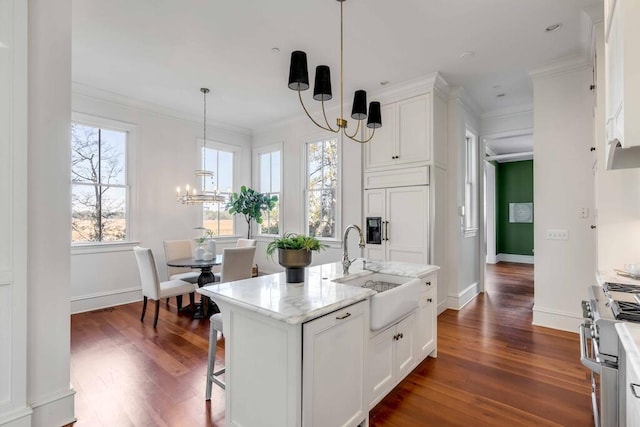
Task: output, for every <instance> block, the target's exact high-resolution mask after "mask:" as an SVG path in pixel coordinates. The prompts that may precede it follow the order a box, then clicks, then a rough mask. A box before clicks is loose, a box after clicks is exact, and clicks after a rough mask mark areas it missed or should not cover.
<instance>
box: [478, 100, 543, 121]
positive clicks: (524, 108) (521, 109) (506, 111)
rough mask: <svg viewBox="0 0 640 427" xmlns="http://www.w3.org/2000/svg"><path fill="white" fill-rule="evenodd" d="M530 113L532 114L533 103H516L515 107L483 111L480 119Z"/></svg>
mask: <svg viewBox="0 0 640 427" xmlns="http://www.w3.org/2000/svg"><path fill="white" fill-rule="evenodd" d="M523 114H531V115H533V104H524V105H518V106H515V107H508V108H501V109H499V110H492V111H487V112H486V113H483V114H482V116H481V118H482V119H502V118H506V117H511V116H517V115H523Z"/></svg>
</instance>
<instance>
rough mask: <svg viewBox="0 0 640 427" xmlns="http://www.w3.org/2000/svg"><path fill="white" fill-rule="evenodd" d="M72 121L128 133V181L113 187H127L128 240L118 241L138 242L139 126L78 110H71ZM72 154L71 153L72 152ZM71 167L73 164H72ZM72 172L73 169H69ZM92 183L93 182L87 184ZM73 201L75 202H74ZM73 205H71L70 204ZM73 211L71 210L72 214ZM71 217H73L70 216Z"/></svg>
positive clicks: (90, 243) (81, 243) (96, 244)
mask: <svg viewBox="0 0 640 427" xmlns="http://www.w3.org/2000/svg"><path fill="white" fill-rule="evenodd" d="M71 122H72V123H77V124H80V125H86V126H92V127H96V128H101V129H108V130H116V131H120V132H125V133H126V135H127V138H126V142H125V144H126V146H125V165H124V170H125V176H126V182H125V184H124V185H122V184H118V185H113V187H117V188H124V189H126V194H127V202H126V203H127V210H126V212H125V213H126V240H123V241H118V242H116V243H121V244H123V243H124V244H126V243H132V242H136V239H137V237H138V236H137V233H138V229H139V227H138V185H137V184H138V179H137V178H138V172H137V171H138V167H137V166H138V162H137V153H138V146H139V144H138V142H137V140H138V126H137V125H136V124H134V123H129V122H123V121H120V120H113V119H110V118H106V117H101V116H95V115H91V114H86V113H82V112H78V111H72V112H71ZM69 151H71V144H69ZM70 154H71V153H70ZM70 167H71V166H70ZM69 173H71V169H70V170H69ZM74 185H84V183H78V184H74V183H73V182H70V189H73V186H74ZM87 185H91V184H87ZM72 203H73V202H72ZM70 207H71V206H70ZM72 214H73V212H71V215H72ZM69 219H71V218H69ZM104 244H105V242H77V243H74V242H72V243H71V246H72V247H74V246H85V247H86V246H94V245H95V246H100V245H104Z"/></svg>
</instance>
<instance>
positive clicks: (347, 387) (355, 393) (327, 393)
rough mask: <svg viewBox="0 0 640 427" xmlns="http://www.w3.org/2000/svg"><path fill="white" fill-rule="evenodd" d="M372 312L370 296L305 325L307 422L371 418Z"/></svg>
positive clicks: (349, 422)
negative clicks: (368, 386) (367, 393)
mask: <svg viewBox="0 0 640 427" xmlns="http://www.w3.org/2000/svg"><path fill="white" fill-rule="evenodd" d="M368 318H369V301H368V300H366V301H361V302H359V303H357V304H354V305H352V306H349V307H346V308H344V309H341V310H338V311H336V312H333V313H330V314H327V315H326V316H323V317H320V318H318V319H315V320H312V321H311V322H307V323H305V324H304V325H303V354H304V358H303V361H302V425H303V426H307V427H311V426H315V427H318V426H357V425H359V424H360V423H361V422H362V421H364V420H365V419H367V417H368V410H367V409H365V406H366V403H367V402H365V398H366V396H365V388H364V386H365V381H364V364H365V358H366V351H367V348H366V346H367V337H368V334H366V333H368V330H369V321H368Z"/></svg>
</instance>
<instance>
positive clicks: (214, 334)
mask: <svg viewBox="0 0 640 427" xmlns="http://www.w3.org/2000/svg"><path fill="white" fill-rule="evenodd" d="M209 324H210V325H209V361H208V364H207V390H206V393H205V394H206V400H211V387H212V385H213V383H216V384H217V385H218V386H220V387H221V388H222V389H223V390H224V389H225V387H226V386H225V383H224V381H222V380H221V379H218V375H222V374H224V367H222V369H218V370H217V371H215V370H214V367H215V366H214V365H215V363H216V344H217V342H218V331H219V332H220V335H222V314H221V313H216V314H214V315H213V316H211V317H210V318H209Z"/></svg>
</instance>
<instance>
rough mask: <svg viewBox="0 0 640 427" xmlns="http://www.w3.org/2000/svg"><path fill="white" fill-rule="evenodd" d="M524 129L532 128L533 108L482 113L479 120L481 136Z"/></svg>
mask: <svg viewBox="0 0 640 427" xmlns="http://www.w3.org/2000/svg"><path fill="white" fill-rule="evenodd" d="M525 129H528V130H531V129H533V110H530V109H524V110H522V111H515V112H511V113H498V114H483V115H482V120H481V122H480V135H481V136H487V135H502V134H509V133H512V132H515V131H521V130H525Z"/></svg>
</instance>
